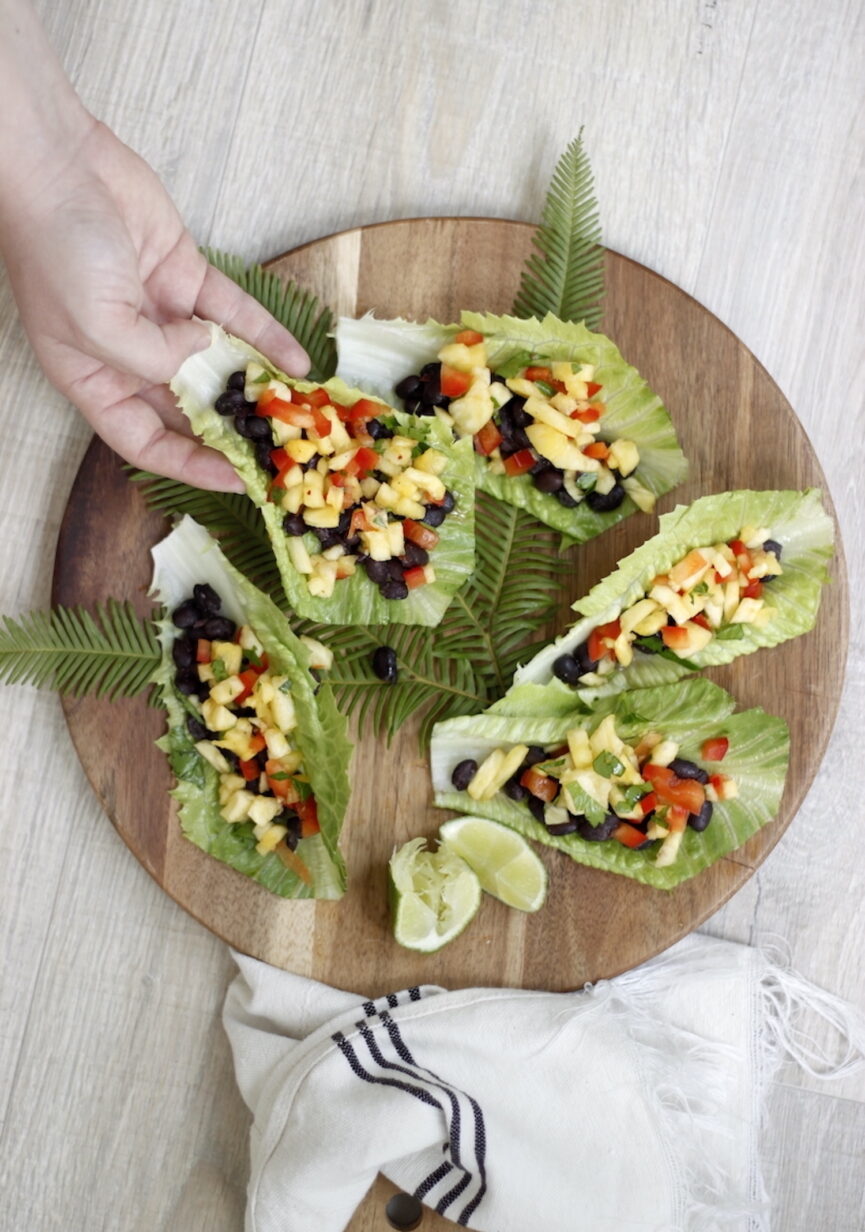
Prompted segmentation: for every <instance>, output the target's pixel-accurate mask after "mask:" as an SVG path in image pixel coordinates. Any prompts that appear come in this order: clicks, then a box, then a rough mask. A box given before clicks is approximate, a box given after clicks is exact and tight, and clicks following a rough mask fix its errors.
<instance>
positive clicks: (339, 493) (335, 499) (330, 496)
mask: <svg viewBox="0 0 865 1232" xmlns="http://www.w3.org/2000/svg"><path fill="white" fill-rule="evenodd" d="M324 503H325V504H326V505H330V507H331V509H335V510H336V511H337V513H342V511H343V509H344V508H345V493H344V492H343V490H342V488H337V487H334V485H333V484H331V485H330V487H328V489H327V494H326V495H325V498H324Z"/></svg>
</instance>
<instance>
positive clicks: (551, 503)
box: [336, 312, 688, 543]
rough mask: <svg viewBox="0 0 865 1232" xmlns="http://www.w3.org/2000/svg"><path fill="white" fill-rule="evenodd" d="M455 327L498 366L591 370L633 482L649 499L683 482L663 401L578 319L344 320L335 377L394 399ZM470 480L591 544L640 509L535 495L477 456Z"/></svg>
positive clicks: (525, 480) (609, 433)
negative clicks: (521, 357)
mask: <svg viewBox="0 0 865 1232" xmlns="http://www.w3.org/2000/svg"><path fill="white" fill-rule="evenodd" d="M460 329H474V330H477V331H478V332H479V333H482V334H484V335H485V337H486V341H487V352H488V358H489V360H490V364H491V366H492V367H493V368H494V369H495V368H496V366H497V365H498V366H501V365H502V364H504V363H506V362H507V360H508V359H510V358H511V357H513V356H515V355H517V354H518V353H521V352H527V351H528V352H530V353H531V354H532V356H536V357H538V358H539V359H541V360H548V361H550V362H552V361H555V360H570V361H574V362H578V363H591V364H594V365H595V367H596V373H595V379H596V380H597V381H599V382H600V383H601V384H603V386H604V399H605V402H606V405H607V411H606V413H605V415H604V417H603V420H602V424H603V429H602V432H601V434H600V439H604V440H607V439H609V440H612V439H613V438H615V437H624V438H626V439H628V440H633V441H634V442H635V443H636V445H637V447H638V449H639V451H640V465H639V466H638V467H637V470H636V471H635V473H634V477H635V478H636V479H638V480H639V482H640V483H641V484H642V485H643V487H645V488H648V489H649V491H651V492H652V493H654V495H655V496H661V495H662V494H663V493H664V492H669V491H670V490H671V488H674V487H675V486H676V485H677V484H678V483H681V482H682V480H683V479H684V478H685V475H686V474H687V467H688V464H687V461H686V459H685V456H684V454H683V453H682V451H681V449H680V448H679V443H678V441H677V439H676V433H675V430H674V428H673V425H672V423H671V421H670V416H669V414H668V413H667V411H666V409H665V408H664V406H663V405H662V403H661V400H660V399H659V398H658V397H657V395H656V394H654V393H652V391H651V389H650V388H649V386H648V385H647V384H646V382H645V381H644V380H643V378H642V377H641V376H640V374H639V373H638V372H637V370H636V369H635V368H633V367H631V365H630V364H628V363H626V362H625V360H624V359H623V358H622V356H621V354H620V352H619V350H618V349H617V347H616V346H615V344H614V343H613V342H611V341H610V339H609V338H606V337H605V336H604V335H603V334H595V333H592V332H591V331H590V330H588V329H586V327H585V325H583V324H582V323H579V324H576V323H573V322H569V321H560V320H558V318H557V317H554V316H552V315H548V316H546V317H545V318H544V320H543V321H538V320H535V319H531V320H528V321H521V320H518V319H517V318H516V317H507V316H493V315H490V314H485V313H478V312H463V313H462V317H461V324H460V325H439V324H438V323H437V322H435V321H427V322H426V323H425V324H423V325H419V324H416V323H414V322H410V321H402V320H393V321H378V320H376V319H375V318H374V317H372V316H365V317H362V318H361V319H360V320H357V321H355V320H351V319H349V318H345V317H344V318H341V319H340V321H339V323H338V325H337V329H336V341H337V351H338V355H339V366H338V368H337V372H338V374H339V375H340V376H341V377H343V379H345V380H349V381H353V382H355V383H356V384H358V385H362V386H363V387H364V388H368V389H372V390H374V391H375V392H376V393H377V394H378V395H379V396H380V397H383V398H385V399H392V398H393V397H394V386H395V385H396V384H397V383H398V382H399V381H400V380H401V379H402V378H403V377H404V376H407V375H408V374H409V373H412V372H418V371H419V369H420V368H421V367H422V366H423V365H424V364H425V363H429V362H430V361H432V360H434V359H435V356H436V353H437V351H438V350H439V349H440V348H441V347H442V346H443V345H444V343H445V342H447V341H448V340H449V338H451V337H452V336H453V335H454V334H455V333H456V332H457V331H458V330H460ZM475 481H476V483H477V486H478V487H479V488H481V489H482V490H483V491H484V492H489V493H490V495H492V496H495V497H498V499H499V500H502V501H505V502H507V503H508V504H510V505H516V506H517V507H518V508H520V509H525V510H527V512H529V513H530V514H532V515H533V516H534V517H536V518H537V519H538V520H539V521H541V522H545V523H546V524H547V525H548V526H552V527H554V528H555V529H556V530H560V531H562V532H563V533H564V534H565V535H567V536H568V538H569V539H570V540H571V541H572V542H574V543H583V542H585V540H587V539H592V538H594V536H595V535H599V534H600V533H601V532H602V531H604V530H606V529H607V527H609V526H613V525H614V524H615V523H616V522H620V521H621V520H622V519H623V518H625V517H627V516H628V515H629V514H631V513H634V512H635V511H636V505H635V504H634V503H633V501H632V500H631V498H630V497H627V498H626V499H625V501H624V503H623V504H622V505H620V506H619V508H618V509H614V510H612V511H611V512H609V513H595V512H594V511H593V510H592V509H591V508H590V507H589V506H588V504H587V503H586V502H582V503H581V504H580V505H578V506H577V507H576V508H574V509H566V508H565V507H564V506H563V505H561V504H560V503H559V501H558V500H557V499H556V498H555V496H550V495H548V494H544V493H543V492H539V491H538V489H537V488H536V487H535V486H534V483H533V482H532V479H531V476H528V475H520V476H517V477H515V478H513V479H512V478H509V477H508V476H507V475H495V474H493V473H492V472H491V470H490V467H489V463H488V462H487V460H486V459H485V458H483V457H481V456H480V455H478V456H476V457H475Z"/></svg>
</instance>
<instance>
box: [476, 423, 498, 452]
mask: <svg viewBox="0 0 865 1232" xmlns="http://www.w3.org/2000/svg"><path fill="white" fill-rule="evenodd" d="M501 443H502V434H501V432H499V430H498V428H497V427H496V425H495V424H494V423H493V421H492V420H491V419H489V420H487V422H486V423H485V424H484V426H483V427H482V428H481V430H480V432H477V433H475V449H476V450H477V452H478V453H482V454H485V455H489V454H491V453H492V452H493V450H494V449H498V447H499V445H501Z"/></svg>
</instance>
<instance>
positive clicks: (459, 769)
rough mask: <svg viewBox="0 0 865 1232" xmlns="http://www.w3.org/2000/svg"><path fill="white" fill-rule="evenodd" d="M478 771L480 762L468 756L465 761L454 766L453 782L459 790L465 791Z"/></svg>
mask: <svg viewBox="0 0 865 1232" xmlns="http://www.w3.org/2000/svg"><path fill="white" fill-rule="evenodd" d="M477 772H478V763H477V762H476V761H472V759H471V758H470V757H467V758H466V759H465V761H461V762H460V763H459V765H457V766H454V769H453V773H452V774H451V782H452V783H453V785H454V787H455V788H456V789H457V791H465V789H466V788H467V787H468V785H469V783H470V782H471V781H472V779H473V778H474V777H475V775H476V774H477Z"/></svg>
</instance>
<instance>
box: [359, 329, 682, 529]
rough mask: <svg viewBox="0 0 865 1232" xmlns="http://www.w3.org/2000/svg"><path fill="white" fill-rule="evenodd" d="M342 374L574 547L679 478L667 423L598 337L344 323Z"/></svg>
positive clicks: (677, 452)
mask: <svg viewBox="0 0 865 1232" xmlns="http://www.w3.org/2000/svg"><path fill="white" fill-rule="evenodd" d="M336 339H337V348H338V354H339V366H338V370H337V371H338V374H339V375H340V376H342V377H343V378H344V379H345V380H348V381H351V382H354V383H356V384H358V385H362V386H363V387H364V388H368V389H372V390H374V391H375V392H376V393H377V394H379V395H380V396H381V397H384V398H387V399H393V398H395V397H401V398H402V399H403V401H404V405H405V408H406V410H408V411H411V412H412V413H413V414H419V415H425V416H428V417H429V418H431V419H433V420H435V419H438V420H440V421H441V422H442V423H443V424H445V425H446V426H447V427H448V428H449V429H450V430H451V431H452V432H453V434H454V436H455V437H456V438H457V439H458V440H466V439H469V440H470V441H471V442H472V444H473V447H474V450H475V476H476V483H477V486H478V487H479V488H481V489H482V490H483V491H485V492H488V493H490V494H491V495H492V496H495V497H497V498H498V499H499V500H502V501H505V502H507V503H508V504H511V505H515V506H517V507H518V508H521V509H525V510H526V511H527V512H529V513H531V514H532V515H533V516H534V517H536V518H538V519H539V520H540V521H541V522H545V523H547V525H549V526H552V527H554V528H555V529H557V530H560V531H562V532H563V533H564V534H565V535H567V536H568V537H569V538H570V539H571V540H572V541H573V542H578V543H581V542H583V541H585V540H586V539H591V538H593V537H594V536H595V535H598V534H600V533H601V532H602V531H603V530H605V529H606V528H607V527H608V526H612V525H613V524H614V523H616V522H618V521H620V520H621V519H622V518H624V517H627V516H628V515H629V514H631V513H633V512H634V511H635V510H636V509H638V508H639V509H642V510H644V511H650V510H651V509H652V508H653V507H654V504H655V500H656V498H657V497H658V496H661V495H662V494H663V493H664V492H668V491H670V489H671V488H674V487H675V486H676V485H677V484H678V483H680V482H681V481H682V480H683V479H684V478H685V475H686V473H687V461H686V459H685V456H684V454H683V453H682V451H681V449H680V448H679V443H678V441H677V439H676V433H675V430H674V428H673V425H672V423H671V421H670V416H669V414H668V413H667V411H666V409H665V408H664V406H663V405H662V403H661V400H660V399H659V398H658V397H657V395H656V394H654V393H653V392H652V390H651V389H650V388H649V386H648V385H647V384H646V382H645V381H644V380H643V378H642V377H641V376H640V374H639V373H638V372H637V370H636V369H635V368H633V367H631V365H630V364H628V363H626V362H625V360H624V359H623V358H622V356H621V354H620V353H619V351H618V349H617V348H616V346H615V345H614V343H613V342H611V341H610V339H609V338H606V337H605V336H604V335H603V334H596V333H592V332H591V331H590V330H588V329H586V327H585V326H584V325H582V324H577V323H573V322H567V321H560V320H559V319H558V318H556V317H554V316H552V315H548V316H546V317H545V318H544V319H543V320H542V321H538V320H536V319H531V320H518V319H517V318H515V317H507V316H492V315H489V314H482V313H477V312H463V313H462V316H461V323H460V324H459V325H439V324H438V323H437V322H435V321H427V322H426V324H417V323H414V322H409V321H403V320H394V321H379V320H376V319H375V318H373V317H371V316H366V317H363V318H361V319H360V320H351V319H348V318H342V319H341V320H340V322H339V324H338V326H337V330H336Z"/></svg>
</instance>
